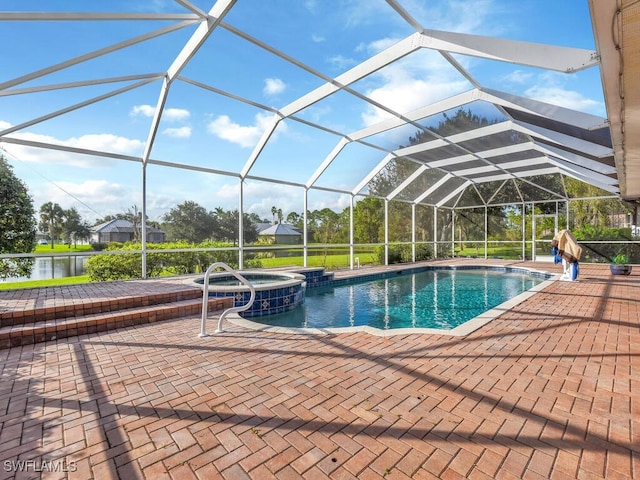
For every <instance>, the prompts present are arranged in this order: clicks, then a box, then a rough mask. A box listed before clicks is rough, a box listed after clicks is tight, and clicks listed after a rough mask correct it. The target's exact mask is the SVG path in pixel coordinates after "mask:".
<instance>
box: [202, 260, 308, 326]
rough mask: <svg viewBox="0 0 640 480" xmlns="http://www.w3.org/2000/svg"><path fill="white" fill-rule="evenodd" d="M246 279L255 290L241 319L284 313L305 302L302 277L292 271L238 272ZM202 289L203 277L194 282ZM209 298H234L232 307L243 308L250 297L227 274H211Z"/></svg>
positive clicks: (304, 283) (242, 286)
mask: <svg viewBox="0 0 640 480" xmlns="http://www.w3.org/2000/svg"><path fill="white" fill-rule="evenodd" d="M237 273H239V274H240V275H242V276H243V277H244V278H246V279H247V280H248V281H249V282H250V283H251V285H253V288H254V289H255V291H256V297H255V300H254V302H253V305H252V306H251V307H250V308H249V309H248V310H245V311H243V312H241V315H242V316H243V317H258V316H262V315H271V314H273V313H283V312H287V311H289V310H291V309H293V308H295V307H297V306H298V305H302V303H304V292H305V288H306V282H305V276H304V275H301V274H299V273H292V272H264V271H258V270H250V271H249V270H247V271H239V272H237ZM193 282H195V283H196V284H197V285H199V286H200V287H201V288H204V277H202V278H197V279H195V280H193ZM209 296H210V297H215V298H222V297H233V299H234V306H235V307H240V306H242V305H245V304H246V303H247V302H248V301H249V298H250V297H251V291H250V290H249V287H248V286H247V285H245V284H243V283H242V282H240V281H239V280H238V279H237V278H236V277H234V276H233V275H231V274H230V273H213V274H211V276H210V277H209Z"/></svg>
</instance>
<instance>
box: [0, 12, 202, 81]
mask: <svg viewBox="0 0 640 480" xmlns="http://www.w3.org/2000/svg"><path fill="white" fill-rule="evenodd" d="M194 23H196V21H195V20H188V21H185V22H181V23H177V24H174V25H169V26H167V27H164V28H160V29H158V30H154V31H153V32H149V33H145V34H144V35H139V36H137V37H134V38H130V39H129V40H125V41H122V42H119V43H114V44H113V45H110V46H108V47H105V48H100V49H98V50H94V51H93V52H90V53H86V54H84V55H80V56H78V57H74V58H72V59H70V60H65V61H64V62H60V63H57V64H55V65H51V66H49V67H46V68H42V69H40V70H36V71H35V72H31V73H28V74H26V75H22V76H20V77H17V78H14V79H12V80H8V81H6V82H3V83H0V91H1V90H6V89H8V88H11V87H15V86H16V85H20V84H23V83H26V82H30V81H31V80H35V79H36V78H40V77H44V76H46V75H49V74H51V73H54V72H58V71H60V70H64V69H66V68H69V67H73V66H74V65H78V64H80V63H83V62H87V61H89V60H93V59H94V58H98V57H101V56H103V55H107V54H108V53H112V52H115V51H118V50H122V49H123V48H127V47H130V46H132V45H136V44H138V43H142V42H146V41H147V40H151V39H153V38H156V37H160V36H162V35H166V34H168V33H171V32H175V31H176V30H181V29H183V28H185V27H188V26H190V25H193V24H194Z"/></svg>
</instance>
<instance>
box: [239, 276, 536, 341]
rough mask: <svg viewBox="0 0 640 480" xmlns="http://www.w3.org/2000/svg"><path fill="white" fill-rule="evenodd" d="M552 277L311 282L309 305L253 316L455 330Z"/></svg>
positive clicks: (309, 324) (293, 322)
mask: <svg viewBox="0 0 640 480" xmlns="http://www.w3.org/2000/svg"><path fill="white" fill-rule="evenodd" d="M545 280H546V278H543V277H537V276H532V275H529V274H527V273H518V272H510V271H508V270H427V271H424V272H419V273H414V274H410V273H406V274H401V275H396V276H393V277H391V278H385V279H380V280H373V281H368V282H364V283H354V284H350V285H345V286H339V287H318V288H308V289H307V292H306V298H305V302H304V304H303V305H301V306H299V307H297V308H295V309H293V310H291V311H289V312H286V313H282V314H275V315H268V316H264V317H259V318H253V319H252V320H254V321H256V322H259V323H263V324H268V325H274V326H282V327H299V328H329V327H353V326H363V325H368V326H370V327H375V328H379V329H393V328H408V327H410V328H437V329H445V330H449V329H452V328H455V327H457V326H459V325H461V324H463V323H465V322H467V321H468V320H471V319H472V318H474V317H476V316H478V315H480V314H482V313H484V312H486V311H487V310H490V309H492V308H494V307H496V306H498V305H500V304H501V303H503V302H505V301H507V300H509V299H511V298H513V297H515V296H517V295H519V294H521V293H522V292H524V291H526V290H529V289H530V288H532V287H533V286H535V285H537V284H539V283H541V282H543V281H545Z"/></svg>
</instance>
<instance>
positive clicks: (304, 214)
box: [302, 187, 309, 267]
mask: <svg viewBox="0 0 640 480" xmlns="http://www.w3.org/2000/svg"><path fill="white" fill-rule="evenodd" d="M308 202H309V189H308V188H306V187H305V189H304V197H303V199H302V207H303V210H302V218H303V223H304V226H303V229H302V243H303V245H302V265H303V266H304V267H307V266H308V264H307V257H308V255H309V252H308V250H309V236H308V230H309V229H308V223H307V209H308Z"/></svg>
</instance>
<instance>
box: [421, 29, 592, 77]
mask: <svg viewBox="0 0 640 480" xmlns="http://www.w3.org/2000/svg"><path fill="white" fill-rule="evenodd" d="M420 46H421V47H424V48H430V49H432V50H439V51H445V52H449V53H458V54H462V55H469V56H472V57H479V58H484V59H488V60H498V61H500V62H507V63H515V64H518V65H526V66H529V67H536V68H543V69H545V70H553V71H556V72H564V73H572V72H576V71H578V70H583V69H585V68H589V67H593V66H595V65H597V64H598V60H599V59H598V54H597V52H596V51H594V50H586V49H582V48H572V47H560V46H555V45H547V44H542V43H533V42H523V41H519V40H509V39H506V38H493V37H485V36H481V35H470V34H466V33H456V32H443V31H439V30H424V31H423V33H422V35H421V36H420Z"/></svg>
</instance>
